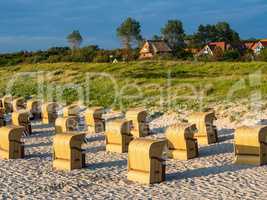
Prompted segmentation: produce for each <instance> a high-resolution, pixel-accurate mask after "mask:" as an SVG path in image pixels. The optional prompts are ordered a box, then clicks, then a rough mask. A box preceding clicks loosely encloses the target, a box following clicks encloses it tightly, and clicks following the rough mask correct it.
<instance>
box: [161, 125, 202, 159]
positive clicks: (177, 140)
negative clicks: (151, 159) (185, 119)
mask: <svg viewBox="0 0 267 200" xmlns="http://www.w3.org/2000/svg"><path fill="white" fill-rule="evenodd" d="M196 131H197V128H196V125H195V124H193V125H192V124H187V123H182V124H177V125H174V126H171V127H169V128H168V129H167V131H166V138H167V143H168V149H169V151H168V157H170V158H173V159H178V160H189V159H192V158H195V157H197V156H198V144H197V139H194V133H195V132H196Z"/></svg>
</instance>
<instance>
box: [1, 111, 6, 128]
mask: <svg viewBox="0 0 267 200" xmlns="http://www.w3.org/2000/svg"><path fill="white" fill-rule="evenodd" d="M5 125H6V120H5V109H4V108H0V127H2V126H5Z"/></svg>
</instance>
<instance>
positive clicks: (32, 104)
mask: <svg viewBox="0 0 267 200" xmlns="http://www.w3.org/2000/svg"><path fill="white" fill-rule="evenodd" d="M41 107H42V102H41V101H40V100H36V99H30V100H28V101H27V105H26V109H27V110H28V111H29V112H30V113H31V118H30V119H31V120H40V119H42V109H41Z"/></svg>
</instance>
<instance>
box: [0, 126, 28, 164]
mask: <svg viewBox="0 0 267 200" xmlns="http://www.w3.org/2000/svg"><path fill="white" fill-rule="evenodd" d="M23 131H24V127H21V126H14V125H11V126H5V127H1V128H0V156H1V157H2V158H4V159H19V158H23V157H24V143H23V142H22V141H21V137H22V135H23Z"/></svg>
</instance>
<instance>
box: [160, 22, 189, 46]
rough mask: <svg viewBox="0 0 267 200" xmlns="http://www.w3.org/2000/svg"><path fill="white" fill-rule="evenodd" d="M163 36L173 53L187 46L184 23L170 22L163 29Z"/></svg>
mask: <svg viewBox="0 0 267 200" xmlns="http://www.w3.org/2000/svg"><path fill="white" fill-rule="evenodd" d="M161 35H162V37H163V39H164V40H166V41H167V43H168V45H169V46H170V48H171V49H172V50H173V51H176V50H177V49H178V48H183V47H184V46H185V43H184V37H185V33H184V28H183V23H182V22H181V21H180V20H169V21H168V22H167V24H166V25H165V26H164V27H163V28H162V29H161Z"/></svg>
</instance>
